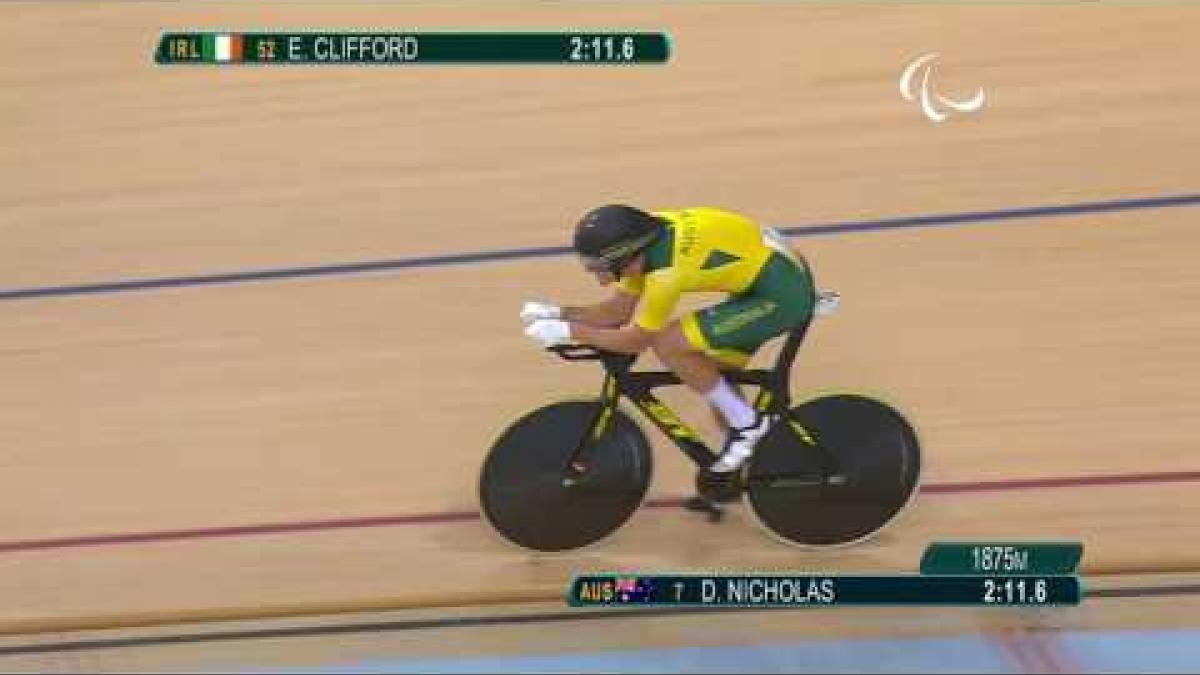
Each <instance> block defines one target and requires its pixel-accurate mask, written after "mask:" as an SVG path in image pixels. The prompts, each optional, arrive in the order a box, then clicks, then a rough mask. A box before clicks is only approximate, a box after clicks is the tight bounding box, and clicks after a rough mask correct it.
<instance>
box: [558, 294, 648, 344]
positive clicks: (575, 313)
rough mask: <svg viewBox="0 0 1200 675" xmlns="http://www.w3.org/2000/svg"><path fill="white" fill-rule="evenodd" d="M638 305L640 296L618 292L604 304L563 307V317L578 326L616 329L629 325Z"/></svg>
mask: <svg viewBox="0 0 1200 675" xmlns="http://www.w3.org/2000/svg"><path fill="white" fill-rule="evenodd" d="M637 303H638V296H636V295H633V294H630V293H626V292H624V291H616V292H614V293H613V295H612V297H610V298H609V299H607V300H605V301H604V302H598V303H596V304H594V305H586V306H583V307H563V314H562V316H563V318H564V319H566V320H567V321H571V322H573V323H577V324H582V325H587V326H593V327H597V328H615V327H617V326H623V325H625V324H627V323H629V319H630V318H631V317H632V316H633V310H634V309H635V308H636V307H637ZM596 346H598V347H599V346H600V345H596Z"/></svg>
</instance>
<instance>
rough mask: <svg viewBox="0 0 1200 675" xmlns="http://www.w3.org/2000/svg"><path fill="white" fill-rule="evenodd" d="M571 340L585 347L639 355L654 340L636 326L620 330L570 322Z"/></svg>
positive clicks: (651, 334)
mask: <svg viewBox="0 0 1200 675" xmlns="http://www.w3.org/2000/svg"><path fill="white" fill-rule="evenodd" d="M571 338H572V339H573V340H575V341H576V342H582V343H583V344H585V345H591V346H593V347H598V348H600V349H603V350H605V351H610V352H621V353H623V354H639V353H641V352H642V350H644V349H645V348H646V347H649V346H650V342H651V340H653V339H654V333H651V332H649V331H647V330H645V329H643V328H641V327H639V326H637V325H631V326H622V327H621V328H599V327H597V326H589V325H587V324H582V323H576V322H571Z"/></svg>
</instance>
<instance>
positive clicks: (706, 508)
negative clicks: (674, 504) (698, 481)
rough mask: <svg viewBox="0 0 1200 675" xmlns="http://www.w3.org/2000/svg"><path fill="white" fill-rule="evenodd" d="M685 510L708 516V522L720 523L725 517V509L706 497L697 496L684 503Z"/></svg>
mask: <svg viewBox="0 0 1200 675" xmlns="http://www.w3.org/2000/svg"><path fill="white" fill-rule="evenodd" d="M683 508H685V509H687V510H689V511H695V512H697V513H703V514H705V515H706V516H708V522H710V523H719V522H721V520H722V519H723V518H724V517H725V509H723V508H722V507H721V505H720V504H717V503H716V502H713V501H710V500H708V499H706V498H705V497H702V496H700V495H696V496H695V497H692V498H691V499H689V500H687V501H686V502H684V503H683Z"/></svg>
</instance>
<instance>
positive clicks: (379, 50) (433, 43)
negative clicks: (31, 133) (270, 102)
mask: <svg viewBox="0 0 1200 675" xmlns="http://www.w3.org/2000/svg"><path fill="white" fill-rule="evenodd" d="M670 51H671V44H670V39H669V38H668V37H667V35H666V34H665V33H658V32H637V31H634V32H586V31H579V32H520V33H516V32H507V33H497V32H477V33H466V32H460V33H441V32H411V33H400V32H397V33H374V32H318V31H307V32H212V31H209V32H170V33H164V34H163V35H162V36H161V38H160V39H159V42H158V48H157V50H156V51H155V54H154V60H155V62H157V63H159V64H160V65H179V64H210V65H211V64H259V65H271V64H283V65H287V64H293V65H402V64H460V65H466V64H527V65H528V64H547V65H638V64H660V63H666V61H667V59H668V58H669V56H670Z"/></svg>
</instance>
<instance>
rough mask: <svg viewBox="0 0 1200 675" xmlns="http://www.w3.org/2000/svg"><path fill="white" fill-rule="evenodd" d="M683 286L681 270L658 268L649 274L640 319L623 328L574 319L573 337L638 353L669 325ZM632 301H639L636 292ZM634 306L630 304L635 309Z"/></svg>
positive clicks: (597, 345)
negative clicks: (678, 272)
mask: <svg viewBox="0 0 1200 675" xmlns="http://www.w3.org/2000/svg"><path fill="white" fill-rule="evenodd" d="M681 289H682V286H681V282H680V277H679V276H678V274H674V273H671V272H656V273H654V274H653V275H651V276H650V277H649V281H648V282H647V283H646V286H645V289H644V292H643V298H642V300H643V307H642V312H641V314H639V315H638V319H637V321H635V322H634V323H632V324H631V325H628V326H624V327H622V328H600V327H596V326H587V325H581V324H578V323H574V322H572V323H571V337H572V338H573V339H574V340H576V341H578V342H582V343H584V344H589V345H592V346H593V347H599V348H600V349H604V350H607V351H611V352H622V353H625V354H637V353H640V352H641V351H642V350H644V349H645V348H646V347H649V346H650V343H651V342H653V341H654V335H655V334H656V333H657V332H658V331H660V330H662V329H663V328H665V327H666V325H667V323H668V321H669V320H670V317H671V310H672V309H673V308H674V307H675V304H676V302H678V300H679V295H680V292H681ZM630 297H632V298H633V305H636V304H637V296H630ZM632 309H633V307H632V306H630V311H631V312H632Z"/></svg>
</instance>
